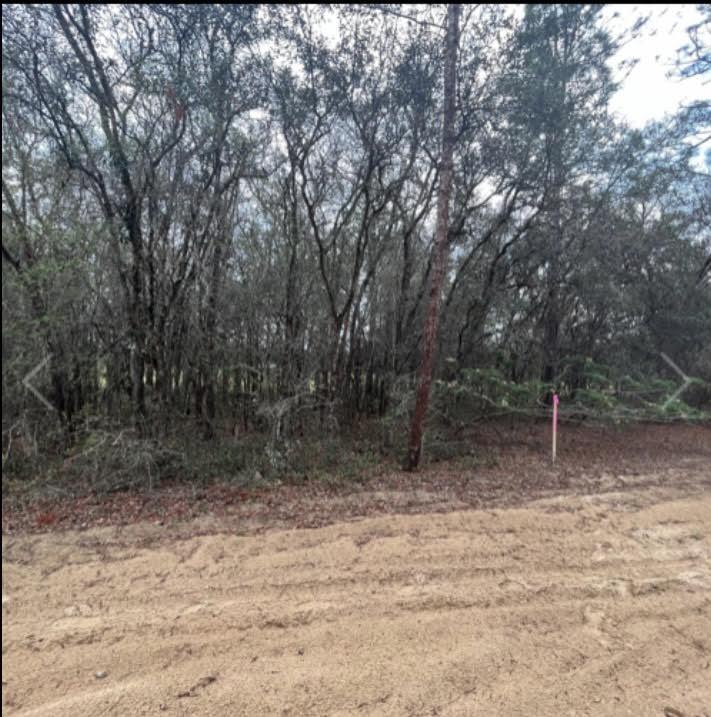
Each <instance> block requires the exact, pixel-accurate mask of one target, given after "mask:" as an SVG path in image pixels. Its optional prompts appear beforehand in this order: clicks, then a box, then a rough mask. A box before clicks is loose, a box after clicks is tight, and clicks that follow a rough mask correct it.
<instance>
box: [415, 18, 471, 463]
mask: <svg viewBox="0 0 711 717" xmlns="http://www.w3.org/2000/svg"><path fill="white" fill-rule="evenodd" d="M460 12H461V6H460V5H458V4H453V5H449V6H448V7H447V37H446V40H445V61H444V117H443V120H442V154H441V157H440V165H441V171H440V183H439V189H438V192H437V228H436V231H435V252H434V253H435V256H434V267H433V272H432V284H431V287H430V301H429V306H428V307H427V316H426V318H425V328H424V333H423V338H422V358H421V360H420V370H419V372H418V386H417V397H416V400H415V411H414V413H413V415H412V424H411V427H410V442H409V448H408V453H407V459H406V462H405V468H406V469H407V470H410V471H413V470H416V469H417V466H418V465H419V463H420V455H421V453H422V434H423V430H424V421H425V416H426V414H427V406H428V404H429V400H430V386H431V384H432V372H433V369H434V361H435V349H436V344H437V328H438V325H439V310H440V304H441V301H442V285H443V283H444V276H445V272H446V268H447V258H448V253H449V252H448V241H447V239H448V237H447V235H448V230H449V197H450V194H451V189H452V175H453V155H454V142H455V132H454V120H455V113H456V105H455V101H456V84H457V48H458V45H459V15H460Z"/></svg>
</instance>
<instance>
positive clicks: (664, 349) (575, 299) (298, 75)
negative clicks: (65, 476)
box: [2, 4, 711, 446]
mask: <svg viewBox="0 0 711 717" xmlns="http://www.w3.org/2000/svg"><path fill="white" fill-rule="evenodd" d="M2 13H3V29H2V36H3V49H2V53H3V55H2V56H3V70H2V72H3V123H2V132H3V185H2V198H3V199H2V212H3V239H2V254H3V283H2V291H3V348H2V350H3V441H4V446H5V445H7V441H8V439H9V438H10V437H11V436H12V431H13V430H15V431H20V432H21V431H25V432H33V433H34V435H35V436H37V430H38V428H37V427H38V426H44V427H45V428H43V429H42V430H40V439H41V438H42V436H43V435H49V434H48V433H46V434H45V431H46V430H47V429H46V427H47V426H49V425H50V424H51V423H52V422H53V421H56V422H57V423H58V424H59V425H61V431H62V435H63V436H64V437H65V439H66V437H67V436H71V435H72V432H73V431H76V430H78V429H79V428H80V427H82V426H86V425H89V424H91V425H112V426H118V427H122V426H123V427H126V428H128V427H131V426H132V427H134V428H135V429H136V430H138V431H139V433H140V435H143V436H156V435H160V433H161V432H164V431H166V430H168V429H169V428H170V427H171V426H172V425H174V423H175V422H176V421H178V420H183V419H185V420H189V421H194V425H195V435H198V433H199V435H201V436H204V437H205V438H211V437H213V436H216V435H219V434H221V433H223V432H224V431H226V430H229V431H232V432H248V431H250V430H252V429H253V428H255V427H256V428H263V429H264V428H268V429H269V430H270V431H272V433H273V434H274V435H275V436H276V438H278V439H286V438H288V436H289V435H291V434H292V433H293V432H294V431H305V430H309V429H314V430H319V431H320V430H323V428H324V427H325V426H332V425H338V426H339V427H340V428H341V429H345V428H346V427H348V426H349V425H351V424H352V423H353V422H355V421H357V420H359V419H360V418H362V417H365V416H382V415H385V414H387V412H388V411H392V410H394V407H395V404H396V403H397V404H398V405H400V403H401V402H402V401H403V400H404V401H405V404H406V405H409V404H407V401H408V400H409V399H408V396H411V395H412V390H413V387H414V376H415V372H416V370H417V367H418V364H419V361H420V357H421V345H422V331H423V322H424V314H425V310H426V307H427V300H428V292H429V287H430V280H431V273H432V259H433V232H434V222H435V215H436V196H437V188H438V183H439V178H440V175H439V170H440V162H439V159H440V148H441V124H442V107H443V101H442V92H443V87H442V85H443V67H442V65H443V61H444V42H443V38H444V18H445V14H446V12H445V9H444V8H443V7H442V6H430V7H428V8H427V9H425V10H422V9H420V10H417V11H415V10H412V9H410V8H409V7H407V6H395V5H384V6H339V7H334V8H326V9H322V8H318V7H307V6H258V5H246V6H240V5H132V4H128V5H113V6H105V5H86V4H85V5H51V6H50V5H27V6H13V5H10V6H4V7H3V11H2ZM622 39H623V38H621V37H617V36H615V35H613V34H612V33H611V32H610V31H609V30H608V29H606V27H605V23H604V21H603V12H602V9H601V7H600V6H593V5H529V6H526V9H525V13H523V14H522V16H521V17H520V18H519V17H512V16H511V15H510V14H508V11H507V10H505V9H503V8H500V7H497V6H489V5H477V6H472V7H465V8H464V9H463V11H462V18H461V34H460V38H459V53H458V59H457V68H456V73H457V97H456V117H455V128H456V132H455V148H454V178H453V187H452V195H451V203H450V222H449V230H448V250H449V257H450V258H449V264H448V267H447V272H446V276H445V280H444V287H443V293H442V311H441V321H440V330H439V335H438V351H437V356H438V361H437V368H436V376H438V377H439V378H440V379H442V380H444V381H447V382H450V383H452V382H457V381H458V380H460V378H461V377H462V376H463V375H470V374H466V372H467V371H469V372H470V371H471V370H472V369H477V370H481V369H487V370H492V371H495V372H496V375H497V376H499V377H501V379H502V380H505V381H508V382H511V383H512V384H514V385H515V384H524V383H526V382H530V381H534V380H535V381H541V382H543V383H544V384H545V385H547V386H551V387H557V388H558V390H561V391H563V392H564V393H566V394H567V395H569V396H571V397H572V396H575V393H576V392H578V391H581V390H585V389H586V388H589V381H590V377H589V375H588V373H586V370H585V366H586V365H588V366H589V365H600V364H602V365H604V366H606V367H608V368H609V369H610V372H611V373H610V375H618V376H627V377H629V378H630V380H637V381H643V380H646V379H648V378H650V377H655V376H664V375H666V376H668V375H669V367H668V366H667V364H666V363H665V361H664V360H663V358H662V356H661V353H665V354H666V355H668V356H669V357H672V358H673V360H674V361H675V362H676V363H677V364H678V365H679V366H681V367H683V369H684V370H685V371H686V372H687V373H688V374H689V375H693V376H696V377H699V378H701V379H703V380H706V381H708V380H710V379H711V350H710V347H711V289H710V288H709V281H708V276H709V259H708V258H709V255H710V254H711V238H710V231H709V227H710V226H711V183H710V178H709V168H710V167H711V162H710V161H709V154H708V153H707V155H706V163H705V167H704V163H703V162H702V161H701V160H700V159H699V155H700V153H701V152H703V145H704V143H705V142H708V139H709V131H708V129H709V126H710V124H711V118H710V110H709V104H708V103H704V102H701V101H699V102H697V103H693V104H692V105H690V106H687V107H685V108H682V109H681V110H680V112H679V113H678V114H677V115H676V116H674V117H671V118H669V119H668V120H667V121H665V122H662V123H655V124H650V125H649V126H648V127H647V128H645V129H644V130H634V129H631V128H629V127H627V126H625V124H624V122H623V121H622V120H621V119H620V118H618V117H615V116H614V115H613V114H612V113H611V111H610V100H611V98H612V97H613V95H614V93H615V92H616V91H617V87H616V84H615V81H614V75H613V71H612V67H613V61H614V58H615V53H616V50H617V47H618V45H619V43H620V42H621V41H622ZM693 71H694V67H693V66H692V65H691V64H689V66H688V67H687V73H686V74H689V73H691V72H693ZM699 71H706V70H705V69H704V68H703V67H702V68H701V69H700V70H699ZM653 91H654V90H653V88H650V92H653ZM706 147H708V145H706ZM707 152H708V149H707ZM46 357H49V359H48V362H47V363H46V365H45V366H43V367H42V368H41V370H39V371H38V372H37V373H36V374H35V375H34V376H33V377H32V378H31V379H29V380H30V383H32V384H33V385H34V386H35V387H36V388H37V389H38V391H39V392H40V393H41V394H42V395H43V396H44V397H46V399H47V401H48V402H49V403H50V404H51V406H52V411H50V410H49V409H48V408H46V407H45V406H44V405H43V404H42V402H41V401H40V400H39V399H38V398H37V397H36V396H35V395H34V394H33V393H32V392H30V391H28V390H27V389H26V388H25V386H24V385H23V379H24V378H25V377H26V376H27V374H28V373H29V372H30V371H32V370H33V369H34V368H35V367H36V366H37V365H38V364H40V362H42V361H43V360H44V359H45V358H46ZM403 397H404V398H403ZM687 399H688V400H690V402H694V401H696V402H697V403H699V402H703V401H704V400H707V399H708V391H705V390H703V389H697V390H696V393H695V394H693V392H692V394H690V398H689V397H688V396H687ZM186 417H187V418H186Z"/></svg>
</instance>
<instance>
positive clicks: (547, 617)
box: [2, 447, 711, 717]
mask: <svg viewBox="0 0 711 717" xmlns="http://www.w3.org/2000/svg"><path fill="white" fill-rule="evenodd" d="M707 450H708V448H707V447H700V449H699V451H697V453H696V455H694V456H692V457H691V458H679V457H677V458H675V459H674V460H671V459H670V460H668V461H666V462H665V461H662V462H661V463H660V462H659V461H656V465H657V468H656V469H655V470H654V471H651V472H648V473H642V472H640V470H633V469H632V468H629V472H625V471H618V472H614V473H603V474H602V475H600V474H595V478H594V490H593V489H589V490H577V489H576V486H578V484H573V485H572V487H571V486H568V488H567V489H566V488H565V486H562V487H561V489H560V490H557V491H556V492H555V494H552V493H551V494H549V495H545V496H544V497H540V496H538V497H534V498H533V499H530V500H528V501H527V502H526V503H525V504H524V505H522V506H519V507H510V506H509V505H507V504H505V501H501V502H500V503H501V504H496V505H493V506H487V507H485V508H484V509H471V508H467V509H466V510H447V511H442V512H429V513H427V512H424V513H419V514H387V515H386V514H380V515H376V516H375V517H358V518H356V517H351V518H349V519H347V520H343V517H342V515H341V512H342V511H341V504H340V503H339V504H338V505H336V503H335V502H334V508H337V509H336V510H335V512H336V513H337V514H338V515H339V522H336V523H333V524H330V525H325V526H322V527H317V528H311V529H304V528H291V529H274V528H272V529H264V527H263V526H262V528H260V530H261V531H262V532H260V533H257V534H255V533H252V534H249V533H248V534H238V532H237V531H236V530H234V525H233V524H232V523H230V522H229V521H228V520H227V519H222V518H219V517H215V516H208V515H203V516H202V517H201V518H199V519H193V520H192V521H191V522H189V523H186V524H182V525H181V526H179V527H175V528H171V527H170V526H159V525H156V524H155V523H153V522H150V523H148V522H143V523H140V524H136V525H132V526H125V527H121V526H110V527H94V528H90V529H88V530H83V531H77V530H67V531H60V532H46V533H42V534H31V533H20V534H14V533H13V534H10V535H8V534H6V535H4V536H3V578H2V628H3V638H2V645H3V658H2V663H3V664H2V667H3V682H2V699H3V714H4V715H17V716H18V717H19V716H20V715H22V716H26V717H29V716H30V715H47V716H50V715H52V716H54V715H60V716H61V715H72V716H80V715H87V716H88V715H92V716H95V715H153V714H155V715H158V714H167V715H198V716H199V715H460V716H463V715H501V716H502V717H508V716H516V715H526V716H527V717H529V716H530V715H571V716H572V715H591V716H593V715H594V716H595V717H602V716H605V715H610V716H612V715H635V717H644V716H647V715H649V716H654V715H659V716H660V717H665V716H666V717H679V716H680V715H683V717H709V715H711V468H710V467H709V466H710V464H709V463H708V462H707V460H706V459H705V453H706V451H707ZM591 481H592V478H591ZM578 487H579V486H578ZM419 490H422V489H421V488H420V489H419ZM379 500H380V503H382V502H383V501H386V500H387V496H381V497H380V498H379ZM397 500H398V499H395V498H393V501H395V503H397ZM399 500H401V501H402V497H400V498H399ZM418 500H419V501H420V504H424V503H426V502H427V500H426V498H425V497H423V496H420V497H419V499H418ZM334 501H335V499H334ZM341 502H342V500H341ZM402 502H403V505H410V503H407V501H402ZM320 506H321V510H323V511H326V510H327V507H328V504H327V503H324V502H323V501H321V503H320ZM440 508H441V506H440V507H438V508H437V510H439V509H440ZM404 512H409V511H404ZM401 513H402V511H401Z"/></svg>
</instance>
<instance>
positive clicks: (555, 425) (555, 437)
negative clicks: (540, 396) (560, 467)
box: [553, 393, 560, 463]
mask: <svg viewBox="0 0 711 717" xmlns="http://www.w3.org/2000/svg"><path fill="white" fill-rule="evenodd" d="M559 403H560V398H558V394H557V393H554V394H553V463H555V456H556V448H557V442H558V404H559Z"/></svg>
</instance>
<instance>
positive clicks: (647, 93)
mask: <svg viewBox="0 0 711 717" xmlns="http://www.w3.org/2000/svg"><path fill="white" fill-rule="evenodd" d="M605 13H606V15H607V16H608V17H609V18H611V20H610V23H611V24H610V26H611V27H613V28H615V29H618V28H619V29H620V30H621V29H623V28H625V27H630V26H632V25H633V24H634V22H635V20H637V18H639V17H640V16H646V15H649V16H650V19H649V22H648V23H647V25H646V26H645V27H644V28H643V29H642V31H641V34H640V36H639V37H637V38H636V39H634V40H632V41H630V42H629V43H628V44H627V45H626V46H625V47H623V48H622V50H621V51H620V53H619V56H618V59H625V60H626V59H629V58H632V57H634V58H638V59H639V62H638V64H637V65H636V67H635V68H634V69H633V70H632V72H631V73H630V74H629V76H628V77H627V79H626V80H625V81H624V84H623V85H622V87H621V89H620V90H619V92H618V93H617V95H616V96H615V97H614V98H613V100H612V109H613V111H615V112H618V113H619V114H621V115H622V116H624V117H625V118H626V119H627V121H628V122H629V123H630V124H632V125H633V126H635V127H641V126H643V125H644V124H645V123H646V122H648V121H650V120H656V119H661V118H662V117H664V115H665V114H667V113H670V112H674V111H675V110H677V109H678V108H680V107H682V106H683V105H685V104H688V103H689V102H691V101H694V100H704V99H705V100H709V101H711V78H708V77H707V78H706V79H705V84H704V80H703V79H702V78H701V77H693V78H691V77H690V78H682V79H679V78H678V77H669V75H670V74H674V73H675V60H676V56H677V50H678V48H679V47H681V46H682V45H684V44H685V43H686V42H688V35H687V32H686V28H687V27H688V26H689V25H692V24H694V23H696V22H698V20H699V19H700V18H701V14H700V13H699V11H698V10H697V9H696V6H695V5H687V4H684V5H661V4H659V5H608V6H606V8H605ZM614 13H618V14H619V16H618V17H617V18H615V19H612V16H613V14H614Z"/></svg>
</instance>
